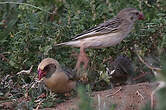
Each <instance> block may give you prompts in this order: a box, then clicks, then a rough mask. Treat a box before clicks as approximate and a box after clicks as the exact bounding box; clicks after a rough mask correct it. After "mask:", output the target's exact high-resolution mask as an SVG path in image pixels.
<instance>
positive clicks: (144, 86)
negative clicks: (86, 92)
mask: <svg viewBox="0 0 166 110" xmlns="http://www.w3.org/2000/svg"><path fill="white" fill-rule="evenodd" d="M156 87H157V83H148V82H147V83H138V84H135V85H125V86H119V87H115V88H113V89H109V90H104V91H97V92H93V93H92V95H91V96H92V99H93V107H94V108H97V110H107V109H108V110H110V108H112V107H113V104H115V108H114V109H113V110H141V108H142V107H144V106H145V105H146V104H147V102H149V101H150V96H151V93H152V90H154V88H156ZM78 103H79V97H76V98H73V99H71V100H67V101H66V102H64V103H60V104H58V105H57V106H56V107H54V108H44V109H41V110H78Z"/></svg>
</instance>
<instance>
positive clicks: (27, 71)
mask: <svg viewBox="0 0 166 110" xmlns="http://www.w3.org/2000/svg"><path fill="white" fill-rule="evenodd" d="M32 68H33V65H32V66H31V67H30V69H29V70H22V71H20V72H18V73H17V75H20V74H22V73H26V74H29V73H30V72H31V71H32Z"/></svg>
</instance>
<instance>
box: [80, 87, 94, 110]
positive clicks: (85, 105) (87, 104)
mask: <svg viewBox="0 0 166 110" xmlns="http://www.w3.org/2000/svg"><path fill="white" fill-rule="evenodd" d="M78 95H79V97H80V102H79V110H93V108H92V99H91V98H90V97H89V96H88V94H87V92H86V89H85V88H83V87H81V86H80V87H79V88H78Z"/></svg>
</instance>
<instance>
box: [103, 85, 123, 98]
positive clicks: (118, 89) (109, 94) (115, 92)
mask: <svg viewBox="0 0 166 110" xmlns="http://www.w3.org/2000/svg"><path fill="white" fill-rule="evenodd" d="M121 89H122V87H121V86H120V88H119V89H118V90H117V91H116V92H114V93H112V94H109V95H107V96H106V97H110V96H113V95H115V94H117V93H118V92H119V91H120V90H121Z"/></svg>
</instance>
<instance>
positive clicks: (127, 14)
mask: <svg viewBox="0 0 166 110" xmlns="http://www.w3.org/2000/svg"><path fill="white" fill-rule="evenodd" d="M117 17H120V18H125V19H128V20H129V21H133V22H135V21H136V20H143V19H144V15H143V13H142V12H140V11H139V10H137V9H135V8H125V9H123V10H121V11H120V12H119V13H118V15H117Z"/></svg>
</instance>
